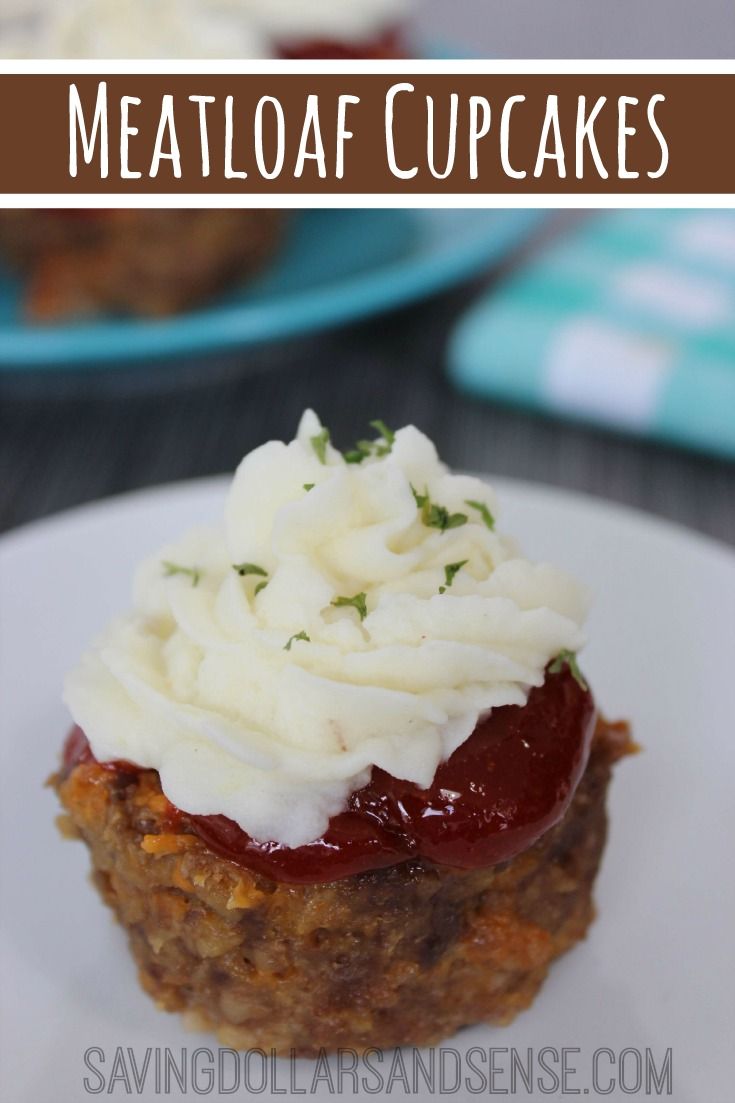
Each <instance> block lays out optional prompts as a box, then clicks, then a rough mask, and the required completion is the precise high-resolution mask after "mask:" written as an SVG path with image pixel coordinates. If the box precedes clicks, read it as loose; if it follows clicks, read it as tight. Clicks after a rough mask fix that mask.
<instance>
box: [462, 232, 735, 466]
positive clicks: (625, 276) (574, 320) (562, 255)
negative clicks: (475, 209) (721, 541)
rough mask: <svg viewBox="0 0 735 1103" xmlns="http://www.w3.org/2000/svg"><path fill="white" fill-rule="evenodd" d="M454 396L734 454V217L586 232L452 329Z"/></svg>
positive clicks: (550, 253) (574, 235) (515, 279)
mask: <svg viewBox="0 0 735 1103" xmlns="http://www.w3.org/2000/svg"><path fill="white" fill-rule="evenodd" d="M449 372H450V375H451V377H452V379H453V380H454V381H455V382H456V383H457V384H458V385H459V386H460V387H462V388H463V389H466V390H468V391H470V392H472V393H474V394H478V395H483V396H485V397H488V398H498V399H501V400H505V401H509V402H513V403H516V404H520V405H525V406H530V407H533V408H535V409H541V410H547V411H549V412H553V413H556V414H561V415H567V416H571V417H577V418H583V419H586V420H591V421H595V422H597V423H600V424H605V425H609V426H610V427H611V428H617V429H623V430H628V431H631V432H637V433H641V434H646V435H650V436H655V437H659V438H661V439H663V440H666V441H670V442H675V443H679V444H685V445H689V446H692V447H697V448H701V449H705V450H708V451H713V452H717V453H720V454H726V455H729V456H732V457H735V212H732V211H714V210H712V211H703V210H698V211H660V210H651V211H648V210H645V211H644V210H640V211H619V212H616V213H614V214H607V215H604V216H598V217H596V218H594V219H592V220H590V221H589V222H588V223H585V224H583V225H582V226H581V227H579V228H578V229H577V230H575V231H574V232H573V233H572V234H571V235H570V236H568V237H567V238H565V239H564V240H563V241H562V242H561V243H560V244H556V245H553V246H552V247H551V248H549V249H547V250H546V251H545V252H544V253H543V254H542V255H541V256H539V257H538V258H536V259H534V260H533V261H532V262H531V263H530V264H529V265H528V266H526V267H525V268H524V269H522V270H521V271H519V272H518V273H517V274H515V275H514V276H513V277H512V278H510V279H509V280H508V281H506V283H504V284H503V285H501V286H500V287H497V288H493V290H492V291H491V292H490V293H489V294H487V295H486V296H485V297H483V298H482V299H481V300H480V301H479V302H478V303H476V304H475V305H474V306H473V307H472V308H471V310H470V311H469V312H468V313H467V314H466V315H465V316H464V317H463V318H462V319H461V321H460V322H459V325H458V326H457V328H456V330H455V332H454V334H453V336H452V339H451V342H450V348H449Z"/></svg>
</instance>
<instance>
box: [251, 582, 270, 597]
mask: <svg viewBox="0 0 735 1103" xmlns="http://www.w3.org/2000/svg"><path fill="white" fill-rule="evenodd" d="M267 585H268V579H267V578H266V579H263V581H262V582H259V583H258V585H257V586H256V587H255V589H254V590H253V597H257V596H258V594H259V593H260V591H261V590H264V589H265V588H266V586H267Z"/></svg>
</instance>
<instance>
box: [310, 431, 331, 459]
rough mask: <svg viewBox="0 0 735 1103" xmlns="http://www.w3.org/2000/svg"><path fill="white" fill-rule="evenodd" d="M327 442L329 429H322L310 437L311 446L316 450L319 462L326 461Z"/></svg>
mask: <svg viewBox="0 0 735 1103" xmlns="http://www.w3.org/2000/svg"><path fill="white" fill-rule="evenodd" d="M328 444H329V429H322V431H321V432H320V433H317V434H316V436H314V437H311V447H312V448H313V449H314V451H315V452H316V458H317V459H318V460H319V463H324V464H326V462H327V445H328Z"/></svg>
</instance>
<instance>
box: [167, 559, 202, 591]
mask: <svg viewBox="0 0 735 1103" xmlns="http://www.w3.org/2000/svg"><path fill="white" fill-rule="evenodd" d="M163 569H164V572H165V574H166V577H167V578H168V577H169V576H170V575H174V574H185V575H187V576H188V577H189V578H190V579H191V584H192V586H198V585H199V579H200V578H201V577H202V572H201V571H200V570H199V568H198V567H182V566H180V565H179V564H178V563H170V562H169V561H168V560H167V559H164V560H163Z"/></svg>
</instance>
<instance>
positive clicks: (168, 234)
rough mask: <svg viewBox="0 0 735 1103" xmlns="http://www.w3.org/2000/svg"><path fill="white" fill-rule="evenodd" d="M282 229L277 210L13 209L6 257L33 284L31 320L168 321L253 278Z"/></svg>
mask: <svg viewBox="0 0 735 1103" xmlns="http://www.w3.org/2000/svg"><path fill="white" fill-rule="evenodd" d="M283 225H284V212H283V211H276V210H247V209H244V210H227V209H217V210H186V209H183V210H154V209H151V210H45V211H44V210H27V211H24V210H12V211H11V210H8V211H0V252H1V253H3V254H4V256H5V258H6V259H8V260H10V262H11V263H12V264H14V265H15V266H16V267H17V268H18V269H19V270H20V271H21V272H22V273H23V274H24V276H25V280H26V284H25V293H24V309H25V313H26V315H27V317H28V318H30V319H31V320H33V321H37V322H52V321H57V320H62V319H65V318H81V317H87V316H90V315H95V314H99V313H100V312H103V313H112V314H122V315H130V314H133V315H137V316H141V317H161V316H165V315H169V314H176V313H178V312H180V311H182V310H187V309H191V308H192V307H195V306H199V305H202V304H204V303H206V302H207V300H208V299H210V298H211V297H212V296H214V295H215V294H216V293H217V292H220V291H224V290H226V289H228V288H231V287H233V286H235V285H237V284H239V283H242V282H244V281H246V280H248V279H249V278H251V277H252V276H254V275H255V274H256V273H257V272H258V271H259V270H260V269H261V268H262V267H263V265H264V264H265V262H266V261H267V260H268V259H269V258H270V257H271V256H272V255H273V253H274V252H275V251H276V249H277V248H278V245H279V242H280V238H281V233H282V229H283Z"/></svg>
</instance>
